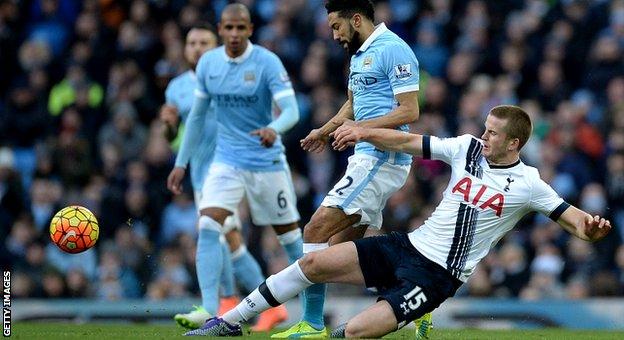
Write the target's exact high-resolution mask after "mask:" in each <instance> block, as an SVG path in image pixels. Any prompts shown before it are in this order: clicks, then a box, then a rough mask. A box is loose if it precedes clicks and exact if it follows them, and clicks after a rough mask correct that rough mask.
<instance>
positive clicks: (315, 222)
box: [303, 210, 336, 243]
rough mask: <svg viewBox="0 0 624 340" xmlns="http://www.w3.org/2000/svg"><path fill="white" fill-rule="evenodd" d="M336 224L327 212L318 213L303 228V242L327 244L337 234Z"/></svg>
mask: <svg viewBox="0 0 624 340" xmlns="http://www.w3.org/2000/svg"><path fill="white" fill-rule="evenodd" d="M335 224H336V223H335V221H334V218H333V215H332V214H330V213H329V212H327V211H325V210H320V211H317V212H316V213H315V214H314V215H313V216H312V218H311V219H310V222H308V224H306V225H305V227H304V228H303V240H304V241H305V242H313V243H321V242H327V241H328V240H329V238H330V237H331V236H332V235H333V234H334V233H335V231H334V230H333V227H334V225H335Z"/></svg>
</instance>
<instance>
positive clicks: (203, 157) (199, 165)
mask: <svg viewBox="0 0 624 340" xmlns="http://www.w3.org/2000/svg"><path fill="white" fill-rule="evenodd" d="M196 88H197V77H196V76H195V72H193V71H191V70H189V71H186V72H184V73H182V74H181V75H179V76H177V77H175V78H173V79H171V81H170V82H169V85H167V89H166V90H165V101H166V103H167V104H169V105H172V106H175V107H176V108H178V114H179V115H180V119H181V121H182V122H183V123H184V122H185V121H186V118H187V117H188V116H189V113H190V112H191V107H192V106H193V100H194V98H195V95H194V91H195V89H196ZM204 124H205V128H203V129H201V145H200V146H199V147H197V148H195V152H193V155H192V157H191V161H190V163H191V184H192V185H193V189H194V190H196V191H197V190H201V188H202V185H203V184H204V179H205V178H206V175H207V174H208V168H209V167H210V163H211V162H212V158H213V157H214V152H215V147H216V129H215V128H214V127H215V126H216V125H215V124H217V122H215V121H214V119H211V118H209V116H207V117H206V121H205V123H204Z"/></svg>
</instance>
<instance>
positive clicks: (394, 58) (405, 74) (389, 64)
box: [384, 44, 420, 95]
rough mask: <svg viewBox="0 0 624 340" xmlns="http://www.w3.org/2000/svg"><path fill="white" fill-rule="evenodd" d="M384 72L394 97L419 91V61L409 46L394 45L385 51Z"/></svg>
mask: <svg viewBox="0 0 624 340" xmlns="http://www.w3.org/2000/svg"><path fill="white" fill-rule="evenodd" d="M384 55H385V56H384V59H385V62H384V68H385V69H384V72H385V73H386V75H387V76H388V79H389V80H390V87H391V88H392V93H393V94H394V95H397V94H400V93H405V92H412V91H418V89H419V79H420V75H419V73H418V60H417V59H416V55H414V51H412V50H411V49H410V48H409V46H407V44H394V45H392V46H388V47H387V48H385V49H384Z"/></svg>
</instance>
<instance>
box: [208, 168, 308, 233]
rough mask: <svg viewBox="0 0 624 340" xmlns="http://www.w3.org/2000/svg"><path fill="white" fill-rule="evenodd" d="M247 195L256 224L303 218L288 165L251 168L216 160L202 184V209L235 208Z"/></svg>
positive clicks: (252, 218) (284, 221)
mask: <svg viewBox="0 0 624 340" xmlns="http://www.w3.org/2000/svg"><path fill="white" fill-rule="evenodd" d="M245 195H247V202H248V203H249V210H250V213H251V220H252V221H253V223H254V224H256V225H269V224H270V225H284V224H290V223H293V222H297V221H299V219H300V217H299V212H298V211H297V196H296V195H295V189H294V187H293V185H292V178H291V176H290V169H289V168H288V166H286V169H284V170H280V171H249V170H244V169H240V168H236V167H233V166H231V165H228V164H224V163H215V162H213V163H212V164H211V165H210V169H209V170H208V176H207V177H206V181H205V182H204V186H203V188H202V197H201V201H200V204H199V209H205V208H222V209H226V210H229V211H232V212H235V211H236V209H237V207H238V204H239V203H240V201H241V200H242V199H243V197H244V196H245Z"/></svg>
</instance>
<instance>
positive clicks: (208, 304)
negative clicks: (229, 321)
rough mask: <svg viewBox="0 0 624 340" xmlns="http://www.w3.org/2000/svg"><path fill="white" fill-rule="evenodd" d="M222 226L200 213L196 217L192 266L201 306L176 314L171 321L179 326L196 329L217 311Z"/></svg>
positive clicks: (221, 264) (221, 266) (221, 255)
mask: <svg viewBox="0 0 624 340" xmlns="http://www.w3.org/2000/svg"><path fill="white" fill-rule="evenodd" d="M220 236H221V225H220V224H219V223H218V222H217V221H215V220H213V219H212V218H210V217H208V216H205V215H202V216H201V217H200V218H199V239H198V241H197V255H196V256H195V265H196V269H197V280H198V281H199V288H200V291H201V296H202V307H200V308H196V309H195V310H193V311H191V312H190V313H186V314H176V315H175V316H174V320H175V321H176V322H177V323H178V324H179V325H180V326H182V327H185V328H189V329H196V328H198V327H200V326H201V325H202V324H203V323H204V322H205V321H206V319H208V318H210V317H211V316H213V315H215V314H216V313H217V306H218V303H219V280H220V277H221V270H222V268H223V254H222V252H221V246H220V244H219V243H220V242H219V237H220Z"/></svg>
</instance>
